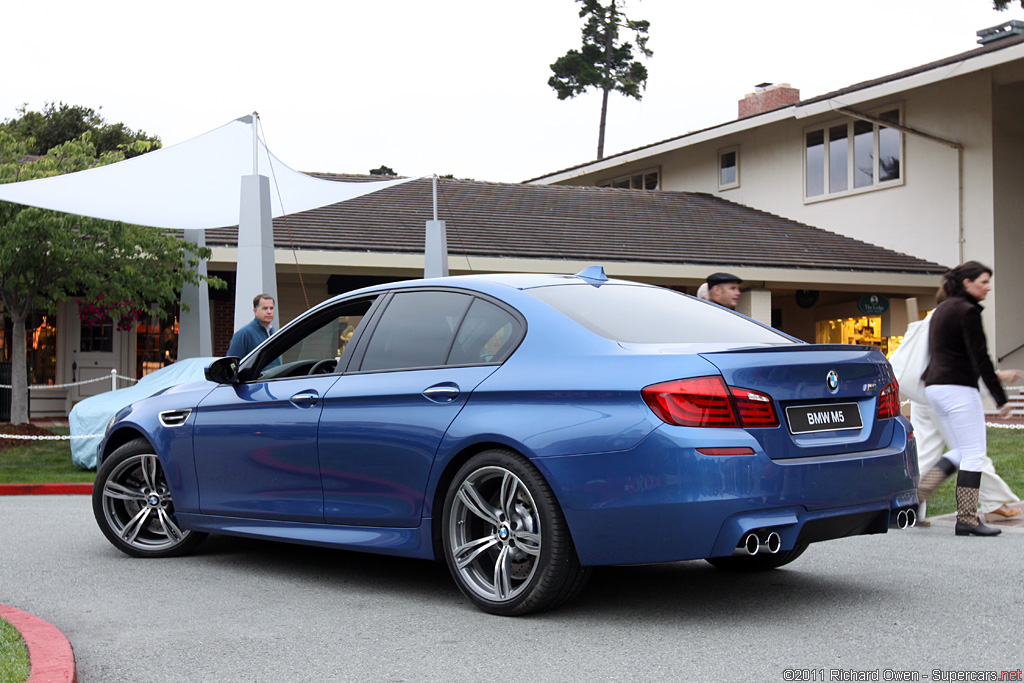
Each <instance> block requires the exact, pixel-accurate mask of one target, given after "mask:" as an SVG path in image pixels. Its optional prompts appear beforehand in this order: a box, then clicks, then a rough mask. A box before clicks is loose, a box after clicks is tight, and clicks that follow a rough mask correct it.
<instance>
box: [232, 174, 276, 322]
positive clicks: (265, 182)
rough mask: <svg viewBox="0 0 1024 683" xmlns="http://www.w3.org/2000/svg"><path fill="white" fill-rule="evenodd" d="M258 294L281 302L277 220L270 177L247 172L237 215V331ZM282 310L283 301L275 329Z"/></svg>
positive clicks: (250, 316)
mask: <svg viewBox="0 0 1024 683" xmlns="http://www.w3.org/2000/svg"><path fill="white" fill-rule="evenodd" d="M257 294H269V295H270V296H272V297H273V298H274V302H275V303H278V302H277V272H276V270H275V267H274V222H273V219H272V218H271V212H270V179H269V178H267V176H264V175H247V176H242V194H241V207H240V209H239V217H238V255H237V266H236V270H235V327H234V329H235V331H237V330H238V329H239V328H240V327H242V326H243V325H246V324H248V323H249V322H250V321H251V320H252V319H253V313H252V309H253V306H252V299H253V297H254V296H256V295H257ZM280 310H281V308H280V304H278V305H276V306H275V307H274V323H273V324H274V329H275V330H277V329H278V320H279V314H280Z"/></svg>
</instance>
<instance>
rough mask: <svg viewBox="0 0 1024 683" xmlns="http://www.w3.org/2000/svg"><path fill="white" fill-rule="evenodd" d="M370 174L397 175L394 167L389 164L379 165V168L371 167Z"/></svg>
mask: <svg viewBox="0 0 1024 683" xmlns="http://www.w3.org/2000/svg"><path fill="white" fill-rule="evenodd" d="M370 175H398V174H397V173H395V169H393V168H391V167H390V166H383V165H382V166H381V167H380V168H371V169H370Z"/></svg>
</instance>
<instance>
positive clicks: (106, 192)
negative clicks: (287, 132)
mask: <svg viewBox="0 0 1024 683" xmlns="http://www.w3.org/2000/svg"><path fill="white" fill-rule="evenodd" d="M257 141H258V142H257ZM254 142H256V144H254ZM255 164H258V165H256V166H254V165H255ZM257 169H258V170H257ZM250 175H264V176H267V177H268V178H269V179H270V184H271V188H273V189H272V190H271V192H270V195H271V196H270V200H271V210H272V215H273V217H274V218H276V217H278V216H283V215H286V214H292V213H299V212H301V211H308V210H310V209H315V208H318V207H321V206H327V205H330V204H336V203H338V202H342V201H345V200H347V199H353V198H355V197H359V196H362V195H364V194H369V193H371V192H376V191H378V190H382V189H384V188H387V187H392V186H394V185H400V184H402V183H406V182H409V181H410V180H413V178H403V179H400V180H386V181H375V182H335V181H331V180H321V179H319V178H313V177H312V176H308V175H306V174H304V173H299V172H298V171H295V170H293V169H291V168H289V167H288V166H286V165H285V164H284V163H283V162H282V161H281V160H280V159H278V158H277V157H275V156H274V155H273V154H271V153H270V152H269V150H267V147H266V145H265V144H264V143H263V141H262V140H259V139H258V137H257V136H256V135H255V128H254V125H253V116H252V115H249V116H243V117H241V118H239V119H236V120H234V121H232V122H230V123H227V124H225V125H223V126H221V127H220V128H216V129H214V130H212V131H210V132H209V133H205V134H203V135H200V136H198V137H195V138H192V139H191V140H186V141H185V142H182V143H179V144H177V145H172V146H170V147H165V148H163V149H159V150H156V151H154V152H149V153H148V154H143V155H140V156H137V157H133V158H131V159H126V160H125V161H121V162H118V163H116V164H110V165H108V166H100V167H98V168H92V169H89V170H87V171H79V172H77V173H69V174H67V175H60V176H53V177H51V178H40V179H37V180H27V181H24V182H20V183H8V184H4V185H0V200H4V201H8V202H14V203H17V204H25V205H27V206H35V207H39V208H43V209H54V210H56V211H63V212H66V213H73V214H78V215H82V216H91V217H93V218H104V219H107V220H112V221H121V222H123V223H134V224H137V225H149V226H153V227H156V228H174V229H184V230H205V229H208V228H220V227H226V226H230V225H237V224H238V221H239V196H240V191H241V179H242V176H250ZM282 203H283V204H282Z"/></svg>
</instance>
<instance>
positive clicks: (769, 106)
mask: <svg viewBox="0 0 1024 683" xmlns="http://www.w3.org/2000/svg"><path fill="white" fill-rule="evenodd" d="M799 101H800V91H799V90H798V89H797V88H793V87H790V85H789V83H779V84H778V85H776V84H775V83H760V84H758V85H755V86H754V92H752V93H750V94H748V95H747V96H746V97H744V98H743V99H742V100H740V115H739V118H741V119H745V118H747V117H748V116H755V115H756V114H763V113H764V112H766V111H771V110H773V109H781V108H782V107H788V106H789V105H791V104H796V103H797V102H799Z"/></svg>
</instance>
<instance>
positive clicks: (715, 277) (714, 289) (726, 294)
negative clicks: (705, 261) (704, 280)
mask: <svg viewBox="0 0 1024 683" xmlns="http://www.w3.org/2000/svg"><path fill="white" fill-rule="evenodd" d="M741 282H743V280H741V279H739V278H738V277H736V276H735V275H730V274H729V273H712V274H711V275H708V299H710V300H711V301H713V302H715V303H716V304H718V305H719V306H725V307H726V308H731V309H732V310H734V311H735V310H736V304H737V303H739V300H740V283H741Z"/></svg>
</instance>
